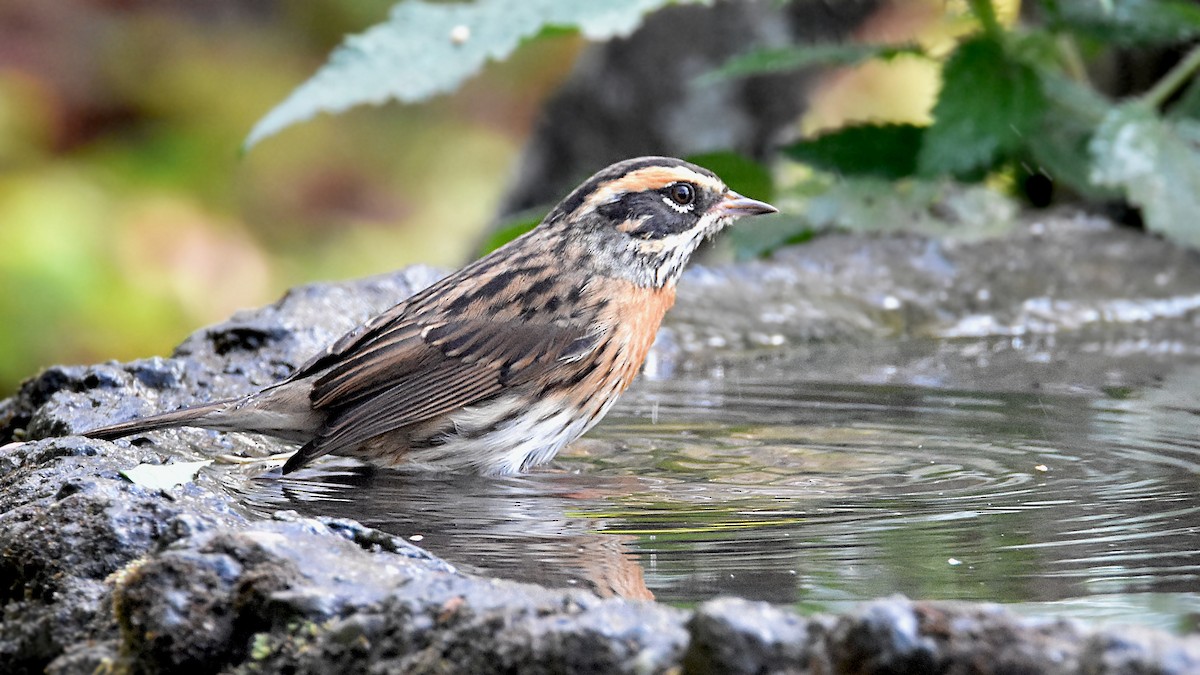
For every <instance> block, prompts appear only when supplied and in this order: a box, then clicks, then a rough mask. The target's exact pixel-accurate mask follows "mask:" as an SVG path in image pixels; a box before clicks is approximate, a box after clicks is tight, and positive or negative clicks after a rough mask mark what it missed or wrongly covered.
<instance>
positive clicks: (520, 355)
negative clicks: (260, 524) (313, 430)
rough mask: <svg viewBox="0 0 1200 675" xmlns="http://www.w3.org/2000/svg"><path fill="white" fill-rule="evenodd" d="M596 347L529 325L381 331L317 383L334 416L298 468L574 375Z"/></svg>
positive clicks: (416, 325)
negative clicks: (508, 392)
mask: <svg viewBox="0 0 1200 675" xmlns="http://www.w3.org/2000/svg"><path fill="white" fill-rule="evenodd" d="M599 341H600V337H599V334H597V333H596V332H594V331H591V330H590V329H589V327H587V326H579V325H565V326H564V325H559V324H551V323H530V322H527V321H509V322H504V321H489V320H486V319H453V320H429V321H422V320H421V319H420V317H416V318H411V319H409V320H407V321H402V322H395V323H393V324H392V325H386V326H383V327H381V329H379V330H377V331H372V334H369V335H363V336H360V337H359V339H357V340H356V341H355V342H354V343H353V344H352V345H351V346H350V347H349V349H348V350H344V351H343V352H341V353H340V354H339V356H338V358H337V360H336V361H335V362H334V363H333V364H332V365H330V366H328V369H327V370H326V371H325V372H324V373H323V374H320V375H319V376H317V377H316V378H315V380H314V381H313V389H312V394H311V400H312V404H313V408H314V409H316V410H325V411H327V412H328V413H329V417H328V421H327V422H326V424H325V426H324V427H323V428H322V430H321V431H320V433H319V436H318V438H316V439H314V441H313V442H312V443H310V444H309V445H307V446H305V448H304V449H303V450H302V451H301V454H303V455H304V457H303V458H302V459H300V460H298V463H297V464H296V465H295V466H299V465H300V464H302V463H304V462H307V461H309V460H311V459H312V458H314V457H317V456H320V455H323V454H325V453H327V452H337V451H338V450H342V449H346V448H351V447H354V446H356V445H358V444H360V443H362V442H364V441H366V440H368V439H370V438H372V437H374V436H378V435H379V434H383V433H387V432H389V431H394V430H396V429H400V428H402V427H406V426H410V425H413V424H418V423H421V422H425V421H428V420H431V419H434V418H436V417H438V416H439V415H443V414H445V413H447V412H450V411H453V410H455V409H458V408H461V407H463V406H468V405H471V404H473V403H477V402H480V401H483V400H485V399H487V398H490V397H492V396H495V395H497V394H499V393H501V392H502V391H504V390H505V389H507V388H508V387H512V386H516V385H520V384H522V383H525V382H530V381H533V380H535V379H537V378H538V377H540V376H542V375H543V374H545V373H546V371H547V370H548V369H550V368H554V367H559V368H567V369H570V368H571V364H572V363H575V362H578V361H579V360H580V359H582V357H583V356H585V355H586V354H588V353H589V352H591V351H592V350H593V349H595V348H596V347H597V346H598V343H599ZM289 464H291V463H290V462H289Z"/></svg>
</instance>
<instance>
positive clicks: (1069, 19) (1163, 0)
mask: <svg viewBox="0 0 1200 675" xmlns="http://www.w3.org/2000/svg"><path fill="white" fill-rule="evenodd" d="M1046 4H1047V10H1048V12H1047V14H1048V16H1047V18H1048V23H1049V24H1050V25H1051V26H1052V27H1054V28H1056V29H1058V30H1069V31H1072V32H1075V33H1079V34H1081V35H1086V36H1089V37H1092V38H1095V39H1098V40H1101V41H1103V42H1104V43H1107V44H1115V45H1117V46H1124V47H1130V46H1145V45H1164V44H1178V43H1181V42H1186V41H1188V40H1191V39H1193V38H1195V37H1196V36H1200V5H1197V4H1196V3H1195V2H1192V1H1191V0H1064V1H1062V2H1048V3H1046Z"/></svg>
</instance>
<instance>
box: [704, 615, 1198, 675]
mask: <svg viewBox="0 0 1200 675" xmlns="http://www.w3.org/2000/svg"><path fill="white" fill-rule="evenodd" d="M688 627H689V629H690V631H691V635H692V640H691V644H690V645H689V647H688V652H687V655H686V657H685V659H684V665H685V668H686V671H687V672H688V673H881V674H882V673H979V674H980V675H984V674H992V675H1018V674H1024V673H1042V674H1045V675H1054V674H1062V675H1067V674H1078V673H1087V674H1088V675H1102V674H1104V675H1116V674H1117V673H1122V674H1130V675H1132V674H1133V673H1163V674H1166V673H1171V674H1173V675H1174V674H1179V675H1183V674H1184V673H1195V672H1200V637H1191V638H1185V639H1180V638H1171V637H1167V636H1165V635H1164V634H1162V633H1159V632H1155V631H1148V630H1144V629H1136V628H1135V629H1128V628H1114V629H1105V630H1095V629H1089V628H1087V627H1086V626H1084V625H1082V624H1080V623H1078V622H1074V621H1064V620H1058V619H1041V618H1030V617H1021V616H1017V615H1014V614H1012V613H1011V612H1008V611H1006V610H1004V609H1003V608H1001V607H998V606H995V605H972V604H969V603H953V602H913V601H910V600H907V599H905V598H902V597H896V598H889V599H886V600H879V601H875V602H872V603H868V604H866V605H864V606H862V607H859V608H858V609H856V610H854V611H852V612H849V613H847V614H845V615H843V616H840V617H836V618H834V617H811V618H802V617H799V616H797V615H795V614H793V613H791V612H787V611H784V610H779V609H776V608H773V607H771V606H770V605H767V604H765V603H751V602H746V601H744V600H732V599H719V600H713V601H710V602H706V603H704V604H703V605H701V606H700V607H699V608H698V609H697V610H696V613H695V615H694V616H693V617H692V619H691V621H690V622H689V624H688Z"/></svg>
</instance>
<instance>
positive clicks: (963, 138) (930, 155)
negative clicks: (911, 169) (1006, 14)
mask: <svg viewBox="0 0 1200 675" xmlns="http://www.w3.org/2000/svg"><path fill="white" fill-rule="evenodd" d="M1045 109H1046V98H1045V95H1044V94H1043V93H1042V89H1041V82H1040V80H1039V79H1038V76H1037V73H1036V72H1035V71H1034V70H1033V68H1031V67H1030V66H1028V65H1026V64H1024V63H1021V62H1019V61H1016V60H1014V59H1012V58H1010V57H1009V55H1008V54H1007V52H1006V51H1005V49H1004V46H1003V45H1001V44H1000V43H999V42H997V41H996V40H993V39H991V38H988V37H984V36H980V37H976V38H974V39H971V40H968V41H966V42H963V43H962V44H960V45H959V46H958V48H957V49H956V50H955V51H954V53H953V54H952V55H951V56H950V58H949V60H947V61H946V65H945V67H944V68H943V70H942V89H941V92H940V93H939V94H938V100H937V103H936V104H935V105H934V108H933V117H934V122H933V124H932V125H931V126H930V127H929V128H928V129H927V130H926V131H925V137H924V141H923V143H922V145H921V152H920V154H919V155H918V157H917V167H918V169H919V172H920V173H921V174H923V175H926V176H944V175H950V176H956V177H959V178H964V179H978V178H980V177H982V176H983V175H985V174H986V173H987V171H989V170H991V169H993V168H995V167H996V165H998V164H999V163H1000V162H1001V161H1003V160H1004V159H1007V158H1008V157H1009V156H1011V155H1012V154H1014V153H1015V152H1016V151H1017V150H1018V149H1019V148H1020V147H1021V146H1022V145H1024V144H1025V143H1027V142H1030V134H1031V133H1032V132H1033V131H1034V130H1035V129H1036V126H1037V124H1038V122H1039V121H1040V120H1041V118H1042V114H1043V113H1044V111H1045Z"/></svg>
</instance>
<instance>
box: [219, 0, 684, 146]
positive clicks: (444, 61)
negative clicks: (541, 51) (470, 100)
mask: <svg viewBox="0 0 1200 675" xmlns="http://www.w3.org/2000/svg"><path fill="white" fill-rule="evenodd" d="M693 1H695V0H606V1H605V2H594V1H593V0H478V1H477V2H473V3H469V4H468V3H461V2H454V3H433V2H427V1H424V0H408V1H407V2H401V3H399V4H397V5H396V6H394V7H393V8H392V11H391V14H390V16H389V18H388V20H387V21H385V22H383V23H381V24H377V25H375V26H373V27H371V28H369V29H367V31H366V32H363V33H360V34H358V35H352V36H350V37H347V38H346V40H345V41H344V42H343V43H342V44H341V46H339V47H338V48H337V49H336V50H334V52H333V53H332V54H331V55H330V57H329V60H328V61H327V62H326V63H325V65H324V66H322V67H321V69H320V70H318V71H317V72H316V74H314V75H313V76H312V77H311V78H309V79H308V81H306V82H305V83H304V84H301V85H300V86H299V87H297V88H296V89H295V90H294V91H292V93H291V94H290V95H288V97H287V98H286V99H284V101H283V102H282V103H280V104H279V105H277V106H275V108H273V109H272V110H271V111H270V112H268V113H267V114H266V116H264V117H263V118H262V119H260V120H259V121H258V123H257V124H255V125H254V128H253V129H252V130H251V131H250V134H249V136H247V137H246V141H245V143H244V145H243V149H244V150H245V149H249V148H250V147H252V146H253V145H254V144H255V143H258V142H259V141H261V140H262V139H264V138H266V137H267V136H270V135H272V134H275V133H278V132H279V131H280V130H282V129H284V128H286V127H288V126H290V125H292V124H295V123H296V122H300V121H303V120H306V119H309V118H310V117H312V116H313V115H316V114H317V113H319V112H340V111H343V110H346V109H348V108H350V107H352V106H356V105H360V104H363V103H372V104H380V103H384V102H386V101H388V100H396V101H400V102H403V103H413V102H416V101H423V100H425V99H428V98H431V97H433V96H435V95H437V94H441V93H445V92H448V91H452V90H453V89H455V88H457V87H458V86H459V85H460V84H461V83H462V82H463V81H464V80H466V79H467V78H468V77H470V76H471V75H473V74H475V73H476V72H478V71H479V70H480V69H481V68H482V67H483V65H484V64H485V63H486V62H487V61H488V60H491V59H503V58H504V57H506V56H508V55H509V54H510V53H512V52H513V51H514V50H515V49H516V48H517V47H518V46H519V45H520V44H521V41H522V40H526V39H528V38H531V37H534V36H536V35H538V34H539V32H541V31H542V30H545V29H547V28H559V29H561V28H570V29H578V30H579V31H580V32H581V33H582V34H583V35H584V37H586V38H588V39H591V40H602V39H608V38H612V37H616V36H622V35H628V34H630V33H632V32H633V30H634V29H635V28H637V27H638V26H639V25H640V24H641V22H642V18H643V17H644V16H645V15H646V14H647V13H649V12H651V11H653V10H656V9H658V8H660V7H662V6H663V5H666V4H669V3H671V2H693Z"/></svg>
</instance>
